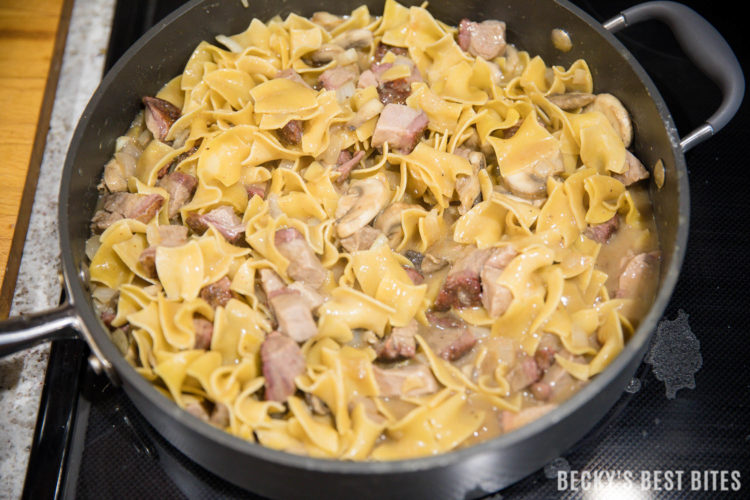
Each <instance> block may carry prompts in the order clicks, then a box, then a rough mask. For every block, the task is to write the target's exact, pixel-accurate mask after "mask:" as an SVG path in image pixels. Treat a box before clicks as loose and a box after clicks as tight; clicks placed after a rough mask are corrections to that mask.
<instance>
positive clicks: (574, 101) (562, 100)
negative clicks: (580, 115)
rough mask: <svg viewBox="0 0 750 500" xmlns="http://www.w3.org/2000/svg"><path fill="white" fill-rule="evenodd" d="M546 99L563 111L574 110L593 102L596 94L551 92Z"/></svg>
mask: <svg viewBox="0 0 750 500" xmlns="http://www.w3.org/2000/svg"><path fill="white" fill-rule="evenodd" d="M547 99H549V102H551V103H552V104H554V105H555V106H557V107H558V108H560V109H562V110H564V111H575V110H576V109H580V108H583V107H584V106H588V105H589V104H591V103H592V102H594V99H596V96H595V95H594V94H589V93H588V92H566V93H564V94H552V95H550V96H548V97H547Z"/></svg>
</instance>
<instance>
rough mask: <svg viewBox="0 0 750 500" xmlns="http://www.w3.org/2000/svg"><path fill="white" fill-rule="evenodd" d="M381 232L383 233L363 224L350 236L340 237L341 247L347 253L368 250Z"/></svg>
mask: <svg viewBox="0 0 750 500" xmlns="http://www.w3.org/2000/svg"><path fill="white" fill-rule="evenodd" d="M381 234H383V233H381V232H380V231H378V230H377V229H374V228H373V227H372V226H364V227H363V228H361V229H359V230H357V231H356V232H355V233H354V234H352V235H351V236H347V237H346V238H341V247H342V248H343V249H344V250H346V251H347V252H349V253H352V252H358V251H360V250H369V249H370V247H371V246H372V244H373V243H375V240H376V239H378V236H380V235H381Z"/></svg>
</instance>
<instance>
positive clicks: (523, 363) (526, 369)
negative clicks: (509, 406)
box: [505, 355, 542, 393]
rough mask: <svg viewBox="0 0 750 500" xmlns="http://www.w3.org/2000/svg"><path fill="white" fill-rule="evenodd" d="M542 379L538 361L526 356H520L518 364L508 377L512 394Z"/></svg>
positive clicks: (517, 360)
mask: <svg viewBox="0 0 750 500" xmlns="http://www.w3.org/2000/svg"><path fill="white" fill-rule="evenodd" d="M541 377H542V372H541V370H540V369H539V365H537V364H536V360H535V359H534V358H532V357H529V356H526V355H519V356H518V358H517V359H516V364H515V365H514V366H513V368H511V370H510V371H509V372H508V374H507V375H506V377H505V378H506V379H507V380H508V384H509V385H510V392H511V393H514V392H518V391H522V390H524V389H526V388H527V387H528V386H530V385H531V384H533V383H534V382H537V381H538V380H539V379H540V378H541Z"/></svg>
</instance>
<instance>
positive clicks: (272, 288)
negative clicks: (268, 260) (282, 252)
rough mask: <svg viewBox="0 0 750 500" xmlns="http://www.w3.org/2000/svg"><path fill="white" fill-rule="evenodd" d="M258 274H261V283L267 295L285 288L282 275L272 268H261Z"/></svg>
mask: <svg viewBox="0 0 750 500" xmlns="http://www.w3.org/2000/svg"><path fill="white" fill-rule="evenodd" d="M258 274H259V275H260V284H261V286H262V287H263V292H264V293H265V294H266V297H270V296H271V295H272V294H273V293H274V292H278V291H279V290H283V289H284V288H285V287H286V284H285V283H284V282H283V281H282V279H281V277H280V276H279V275H278V274H276V272H274V271H273V270H272V269H261V270H260V271H258Z"/></svg>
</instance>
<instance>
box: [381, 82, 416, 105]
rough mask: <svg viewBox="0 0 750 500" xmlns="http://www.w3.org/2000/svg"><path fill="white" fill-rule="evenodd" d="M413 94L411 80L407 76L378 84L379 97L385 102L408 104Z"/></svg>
mask: <svg viewBox="0 0 750 500" xmlns="http://www.w3.org/2000/svg"><path fill="white" fill-rule="evenodd" d="M410 95H411V82H409V80H407V79H406V78H397V79H395V80H390V81H388V82H383V83H381V84H380V85H378V97H379V98H380V102H382V103H383V104H390V103H394V104H406V98H407V97H409V96H410Z"/></svg>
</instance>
